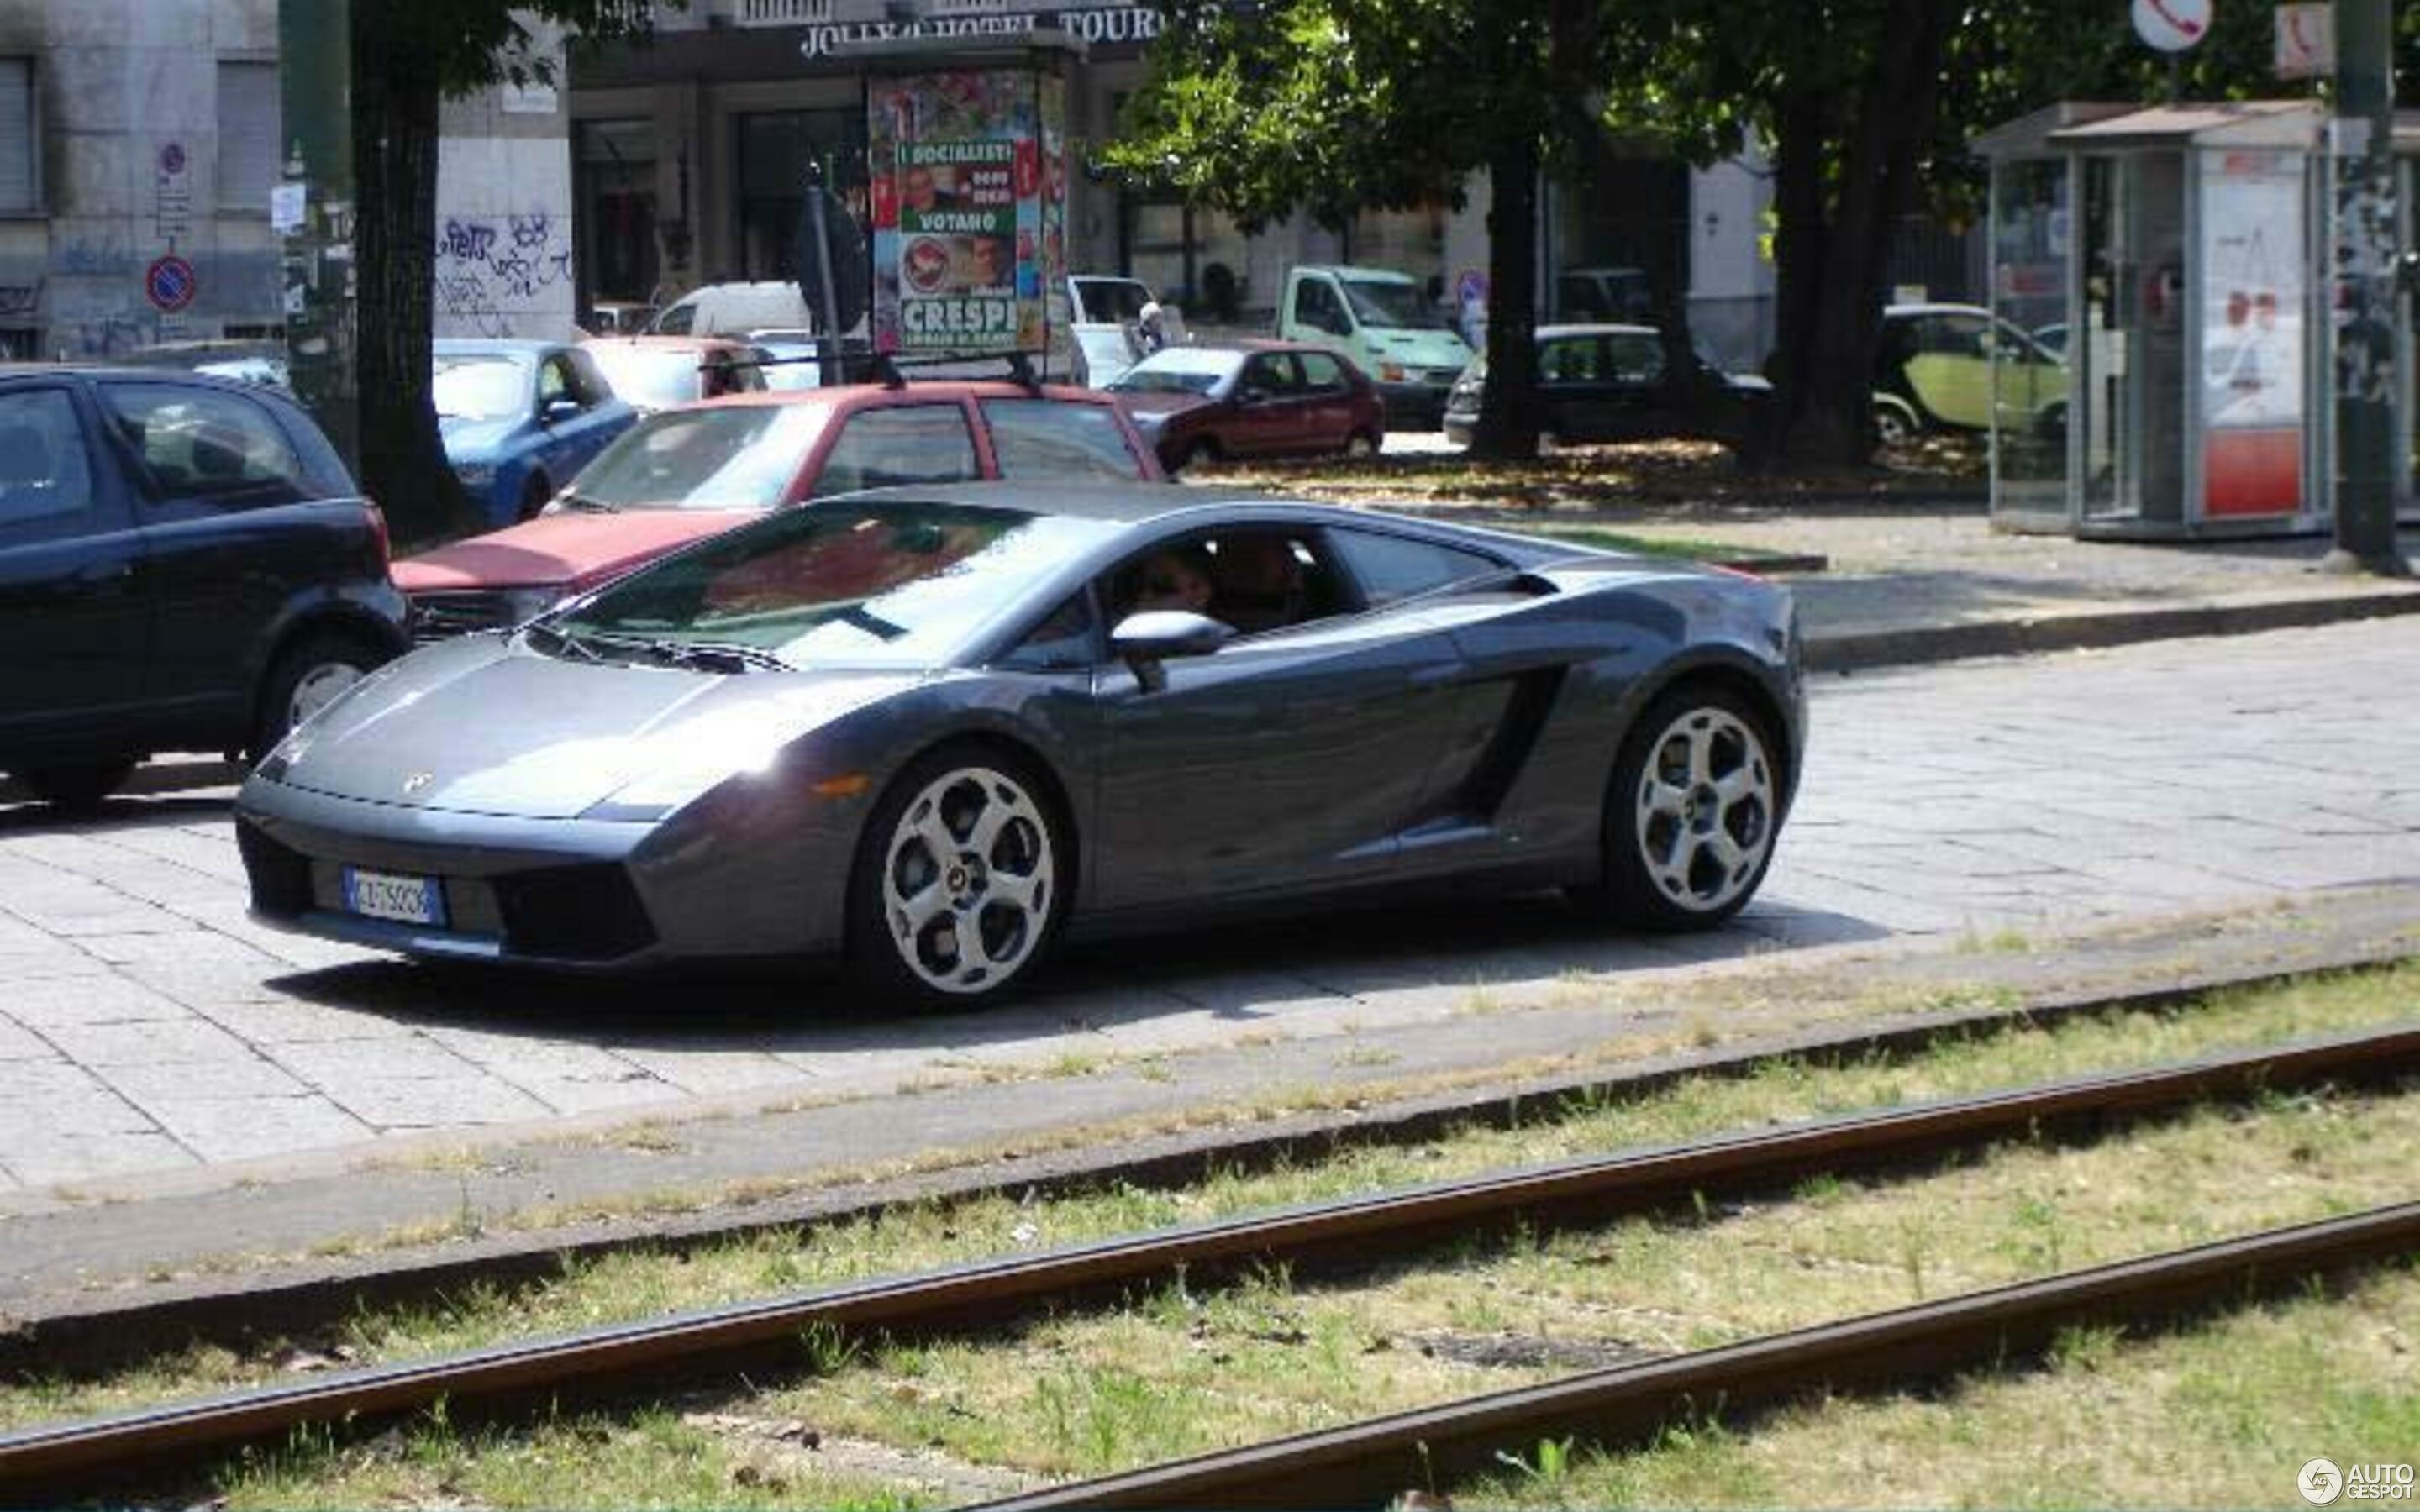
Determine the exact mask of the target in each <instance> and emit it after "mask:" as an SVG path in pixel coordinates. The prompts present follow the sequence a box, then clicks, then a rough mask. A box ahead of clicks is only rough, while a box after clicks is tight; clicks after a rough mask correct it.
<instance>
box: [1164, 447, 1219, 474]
mask: <svg viewBox="0 0 2420 1512" xmlns="http://www.w3.org/2000/svg"><path fill="white" fill-rule="evenodd" d="M1223 460H1225V458H1224V456H1223V455H1221V454H1220V452H1219V450H1218V442H1217V441H1208V440H1203V441H1194V442H1191V443H1189V444H1188V445H1187V447H1186V448H1185V450H1183V451H1182V452H1179V453H1177V454H1176V460H1175V461H1174V462H1172V463H1171V464H1170V465H1169V469H1168V471H1169V473H1170V475H1171V476H1172V477H1183V476H1184V475H1185V474H1186V473H1188V472H1199V471H1202V469H1203V468H1211V467H1217V466H1218V464H1219V463H1220V462H1221V461H1223Z"/></svg>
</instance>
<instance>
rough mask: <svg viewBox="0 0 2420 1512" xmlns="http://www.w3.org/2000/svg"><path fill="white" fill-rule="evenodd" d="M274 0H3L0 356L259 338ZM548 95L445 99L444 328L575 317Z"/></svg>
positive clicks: (273, 140) (559, 119) (565, 323)
mask: <svg viewBox="0 0 2420 1512" xmlns="http://www.w3.org/2000/svg"><path fill="white" fill-rule="evenodd" d="M277 10H278V0H0V352H5V353H6V354H7V355H8V356H12V357H20V358H35V357H39V358H65V359H70V360H77V359H95V358H107V357H115V356H123V355H125V354H127V353H129V352H132V351H134V350H137V349H139V348H141V347H149V346H154V345H158V344H161V343H167V342H181V341H198V340H209V339H219V338H232V339H244V338H267V337H271V336H273V335H275V334H277V333H278V332H279V331H280V329H281V322H282V319H283V316H282V313H281V310H282V303H283V298H282V294H281V289H282V286H283V278H282V273H281V270H280V263H281V256H282V244H281V243H282V239H281V238H280V236H279V235H278V234H277V232H276V231H275V229H274V228H273V227H272V226H271V224H270V197H271V190H272V189H274V188H275V187H276V185H277V184H278V183H280V182H281V181H282V180H283V178H284V176H285V163H286V157H287V154H286V151H285V148H284V147H283V144H282V143H281V137H282V135H283V127H282V122H281V117H280V109H281V105H280V91H279V87H278V54H277ZM442 131H443V141H442V155H441V160H440V161H441V169H440V175H439V190H438V204H439V214H438V220H439V237H438V247H437V276H438V286H437V309H438V330H439V333H440V334H462V335H473V334H490V335H506V334H510V335H529V336H545V335H561V334H566V333H567V332H569V331H570V330H571V328H572V312H573V288H572V260H571V241H570V239H571V224H572V215H571V164H570V157H569V148H568V138H567V135H566V113H565V111H564V109H563V106H562V102H561V100H559V99H558V98H555V97H554V95H553V94H552V92H551V91H548V90H539V89H534V90H497V91H491V92H490V93H489V94H487V95H483V96H481V97H478V98H476V99H473V100H465V101H458V102H454V103H449V104H448V105H447V106H446V107H445V113H444V118H443V122H442Z"/></svg>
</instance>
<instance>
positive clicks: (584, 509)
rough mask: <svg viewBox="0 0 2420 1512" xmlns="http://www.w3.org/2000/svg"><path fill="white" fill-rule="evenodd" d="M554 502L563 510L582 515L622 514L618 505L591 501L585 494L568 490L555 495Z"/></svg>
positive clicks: (599, 500) (602, 501)
mask: <svg viewBox="0 0 2420 1512" xmlns="http://www.w3.org/2000/svg"><path fill="white" fill-rule="evenodd" d="M554 501H555V502H556V503H558V504H560V505H562V506H563V507H564V508H565V509H567V510H573V511H576V512H578V513H580V514H582V515H618V514H620V513H621V512H622V506H621V505H619V504H609V503H607V502H606V501H604V500H602V499H591V498H589V497H588V496H587V495H585V494H577V493H573V492H572V491H571V490H570V489H568V488H566V489H565V490H563V492H561V493H559V494H556V495H555V496H554Z"/></svg>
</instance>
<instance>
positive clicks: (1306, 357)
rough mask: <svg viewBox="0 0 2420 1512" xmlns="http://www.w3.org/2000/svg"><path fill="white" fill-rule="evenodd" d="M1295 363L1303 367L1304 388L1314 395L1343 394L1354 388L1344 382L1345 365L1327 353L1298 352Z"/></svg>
mask: <svg viewBox="0 0 2420 1512" xmlns="http://www.w3.org/2000/svg"><path fill="white" fill-rule="evenodd" d="M1295 362H1296V363H1300V364H1301V366H1302V381H1303V387H1305V388H1307V389H1309V390H1311V392H1312V393H1343V392H1344V391H1345V390H1346V389H1348V388H1350V387H1351V386H1352V385H1350V384H1348V383H1346V382H1345V381H1344V364H1343V363H1340V362H1338V361H1337V360H1336V359H1335V358H1334V357H1332V356H1330V355H1329V354H1327V353H1326V352H1296V353H1295Z"/></svg>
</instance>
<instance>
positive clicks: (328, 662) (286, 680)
mask: <svg viewBox="0 0 2420 1512" xmlns="http://www.w3.org/2000/svg"><path fill="white" fill-rule="evenodd" d="M386 659H387V658H386V656H385V654H384V653H383V652H380V650H378V649H377V648H376V647H374V646H373V645H371V644H370V643H369V642H368V641H366V640H363V639H361V638H360V637H358V636H350V635H346V634H344V633H343V632H341V631H337V630H313V631H310V632H308V633H306V634H304V635H303V636H302V639H300V640H295V641H294V642H292V643H291V644H289V645H287V647H286V648H285V649H284V650H282V651H280V652H279V653H278V654H277V656H276V658H275V659H274V660H272V661H271V662H270V664H269V675H267V676H266V677H263V678H262V679H261V680H260V696H259V697H258V698H257V699H256V700H255V701H254V702H253V724H252V743H251V744H250V745H249V746H247V747H246V748H245V750H244V756H245V759H246V760H247V761H254V762H256V761H258V760H260V759H261V758H262V757H263V756H266V755H268V754H269V749H270V748H271V747H272V746H274V745H276V744H277V743H278V742H279V741H281V740H283V739H285V738H286V733H287V731H288V730H291V729H293V728H294V726H295V724H296V723H297V722H298V720H297V718H296V704H295V701H296V699H297V697H298V696H305V694H306V689H308V690H310V692H311V693H312V694H317V693H318V692H319V691H321V689H322V687H323V686H324V685H322V684H321V683H320V680H321V679H322V678H325V677H330V676H336V675H339V674H340V673H341V672H342V671H349V672H351V673H352V674H353V675H352V678H351V679H347V681H353V680H358V679H359V678H360V677H362V676H365V675H366V674H367V673H368V672H369V671H371V670H372V669H373V668H375V667H377V666H378V665H379V664H380V663H381V662H383V661H385V660H386ZM305 712H308V711H305Z"/></svg>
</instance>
